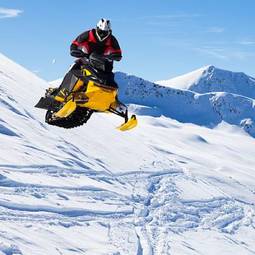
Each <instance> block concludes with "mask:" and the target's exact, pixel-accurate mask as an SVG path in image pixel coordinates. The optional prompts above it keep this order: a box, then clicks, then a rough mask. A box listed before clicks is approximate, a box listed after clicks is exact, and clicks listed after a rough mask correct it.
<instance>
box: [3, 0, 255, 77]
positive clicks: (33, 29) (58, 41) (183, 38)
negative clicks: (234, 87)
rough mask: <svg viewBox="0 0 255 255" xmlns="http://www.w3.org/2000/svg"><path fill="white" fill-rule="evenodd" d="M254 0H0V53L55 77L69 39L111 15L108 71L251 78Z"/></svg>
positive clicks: (254, 72)
mask: <svg viewBox="0 0 255 255" xmlns="http://www.w3.org/2000/svg"><path fill="white" fill-rule="evenodd" d="M254 10H255V1H254V0H221V1H220V0H214V1H206V0H164V1H151V0H146V1H145V0H127V1H120V0H108V1H105V0H97V1H87V0H76V1H71V0H42V1H32V0H31V1H30V0H12V1H10V0H0V31H1V40H0V52H1V53H3V54H5V55H7V56H8V57H10V58H11V59H13V60H14V61H16V62H18V63H20V64H21V65H23V66H25V67H26V68H28V69H30V70H32V71H34V72H36V73H37V74H38V75H39V76H40V77H42V78H44V79H46V80H54V79H56V78H59V77H62V76H63V75H64V73H65V72H66V71H67V69H68V67H69V65H70V64H71V63H72V61H73V58H72V57H71V56H70V55H69V45H70V43H71V41H72V40H73V39H74V38H75V37H76V36H77V35H78V34H80V33H81V32H83V31H85V30H87V29H90V28H92V27H95V25H96V23H97V21H98V19H100V18H102V17H106V18H109V19H111V21H112V27H113V34H114V35H115V36H116V37H117V38H118V40H119V43H120V45H121V47H122V49H123V59H122V61H121V62H120V63H116V64H115V69H116V70H120V71H123V72H127V73H130V74H134V75H137V76H140V77H142V78H144V79H148V80H152V81H155V80H161V79H168V78H171V77H174V76H177V75H180V74H184V73H186V72H189V71H192V70H194V69H197V68H200V67H201V66H205V65H208V64H213V65H215V66H217V67H220V68H224V69H228V70H232V71H243V72H245V73H247V74H249V75H251V76H254V77H255V30H254V24H255V15H254Z"/></svg>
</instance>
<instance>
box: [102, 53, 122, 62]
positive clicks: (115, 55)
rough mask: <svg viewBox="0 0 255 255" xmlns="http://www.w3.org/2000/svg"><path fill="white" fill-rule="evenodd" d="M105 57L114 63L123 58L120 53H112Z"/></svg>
mask: <svg viewBox="0 0 255 255" xmlns="http://www.w3.org/2000/svg"><path fill="white" fill-rule="evenodd" d="M105 57H106V58H107V59H109V60H112V61H120V60H121V58H122V56H121V55H120V54H118V53H111V54H109V55H106V56H105Z"/></svg>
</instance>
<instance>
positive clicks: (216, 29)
mask: <svg viewBox="0 0 255 255" xmlns="http://www.w3.org/2000/svg"><path fill="white" fill-rule="evenodd" d="M224 31H225V28H224V27H210V28H209V29H208V30H207V32H209V33H223V32H224Z"/></svg>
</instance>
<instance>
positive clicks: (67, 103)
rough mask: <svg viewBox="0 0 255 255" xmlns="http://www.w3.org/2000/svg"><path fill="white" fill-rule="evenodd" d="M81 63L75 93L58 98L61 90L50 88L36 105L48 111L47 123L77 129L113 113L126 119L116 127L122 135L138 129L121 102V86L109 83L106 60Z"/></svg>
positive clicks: (91, 59) (135, 119) (90, 59)
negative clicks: (96, 115) (97, 114)
mask: <svg viewBox="0 0 255 255" xmlns="http://www.w3.org/2000/svg"><path fill="white" fill-rule="evenodd" d="M78 61H82V63H83V64H82V65H81V68H80V71H81V74H82V75H80V76H79V77H75V78H76V80H75V84H74V86H73V88H72V91H71V92H70V93H68V95H67V96H66V98H64V99H63V97H60V96H59V88H48V89H47V90H46V93H45V96H44V97H41V99H40V100H39V102H38V103H37V104H36V105H35V107H36V108H41V109H45V110H47V112H46V115H45V122H46V123H48V124H49V125H54V126H58V127H62V128H74V127H78V126H81V125H83V124H85V123H86V122H87V121H88V120H89V118H90V117H91V115H92V114H93V113H95V112H110V113H113V114H116V115H118V116H120V117H122V118H124V123H123V124H122V125H120V126H119V127H117V129H119V130H121V131H126V130H130V129H132V128H134V127H136V126H137V118H136V116H135V115H132V116H131V118H129V117H128V108H127V106H126V105H125V104H123V103H121V102H120V101H119V100H118V86H117V84H116V83H115V82H112V83H109V82H108V79H107V76H108V74H107V73H106V72H104V70H105V66H104V65H105V63H104V62H105V60H103V61H102V59H98V57H93V55H91V57H90V58H88V59H87V58H83V59H79V60H78Z"/></svg>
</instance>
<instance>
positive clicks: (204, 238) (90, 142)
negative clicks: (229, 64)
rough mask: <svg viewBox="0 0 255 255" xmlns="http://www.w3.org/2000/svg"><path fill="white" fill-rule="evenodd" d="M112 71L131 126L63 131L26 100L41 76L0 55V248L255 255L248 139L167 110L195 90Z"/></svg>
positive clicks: (32, 99)
mask: <svg viewBox="0 0 255 255" xmlns="http://www.w3.org/2000/svg"><path fill="white" fill-rule="evenodd" d="M12 70H13V71H12ZM117 76H118V77H117V78H118V80H119V82H121V83H122V86H123V90H122V91H123V93H122V94H121V95H120V96H121V97H122V99H123V100H125V101H126V102H131V103H135V104H133V105H131V106H130V108H131V109H132V110H133V111H135V112H137V113H138V114H139V127H138V128H137V129H135V130H133V131H132V132H126V133H121V132H119V131H117V130H115V129H114V127H115V126H117V125H118V124H119V123H120V120H119V119H118V118H117V117H115V116H111V115H104V114H97V115H94V116H92V118H91V120H90V121H89V123H88V124H87V125H86V126H83V127H80V128H77V129H73V130H63V129H59V128H55V127H51V126H47V125H46V124H44V123H43V118H44V112H43V111H41V110H39V109H35V108H33V106H34V104H35V103H36V102H37V100H38V99H39V97H40V95H41V94H43V93H44V89H45V88H46V87H47V86H48V84H47V83H46V82H44V81H42V80H40V79H39V78H37V77H36V76H35V75H33V74H31V73H30V72H28V71H26V70H25V69H23V68H22V67H20V66H18V65H17V64H15V63H13V62H12V61H10V60H8V59H7V58H6V57H4V56H3V55H0V124H1V128H0V139H1V145H2V146H0V254H1V255H2V254H4V255H7V254H8V255H9V254H12V255H14V254H23V255H27V254H29V255H30V254H33V255H34V254H35V255H39V254H40V255H42V254H51V255H55V254H56V255H59V254H63V255H72V254H76V255H77V254H91V255H92V254H93V255H97V254H108V255H122V254H123V255H124V254H125V255H128V254H130V255H131V254H132V255H133V254H136V255H147V254H158V255H159V254H161V255H162V254H215V253H216V252H218V253H220V254H233V251H235V252H236V254H254V252H255V242H254V241H255V240H254V236H255V211H254V210H255V206H254V203H255V182H254V177H255V171H254V165H255V158H254V155H255V148H254V138H253V137H252V136H249V135H248V134H247V133H245V132H244V131H243V130H242V129H240V128H239V127H237V126H231V125H229V124H227V123H226V122H222V123H221V124H220V125H218V126H217V127H215V128H214V129H208V128H207V127H205V126H199V125H194V124H190V123H181V122H178V121H177V120H175V119H171V118H169V116H170V113H171V111H173V110H171V109H169V108H168V104H167V103H168V100H169V99H171V100H174V99H175V100H176V102H177V101H181V100H183V105H184V106H183V109H186V108H187V106H186V105H188V102H189V100H191V101H192V100H193V99H194V97H193V95H196V94H188V95H186V94H185V93H184V92H183V93H184V94H182V93H181V92H180V91H179V90H166V88H160V87H157V86H156V85H154V84H152V83H149V82H146V84H144V86H143V85H142V84H139V85H141V86H138V84H137V81H141V82H144V83H145V81H143V80H141V79H139V78H135V77H131V76H127V75H125V74H121V73H119V74H117ZM133 79H135V80H133ZM134 82H136V83H135V84H136V85H137V87H136V86H135V84H134ZM150 86H152V87H154V86H156V88H157V89H156V90H151V88H152V87H150ZM163 92H164V93H163ZM179 92H180V94H178V93H179ZM138 93H143V94H142V95H143V96H141V97H140V96H138V95H137V94H138ZM161 93H162V94H163V96H161ZM190 93H191V92H190ZM192 93H193V92H192ZM177 95H178V97H177ZM215 95H217V96H219V95H218V94H215ZM186 97H187V98H186ZM242 98H243V97H242ZM199 100H200V99H199ZM249 100H250V99H249ZM207 101H208V100H207V99H206V100H205V101H204V103H203V101H201V105H200V106H201V107H204V106H205V105H206V104H208V103H207ZM205 102H206V103H205ZM245 102H246V101H245ZM248 102H250V101H248ZM192 104H193V101H192V103H191V104H190V105H192ZM248 106H249V105H248ZM192 107H194V106H192ZM240 107H241V108H242V107H243V105H240ZM199 108H200V107H199V105H198V106H197V109H199ZM180 109H182V108H180ZM208 109H209V108H208ZM185 111H187V110H185ZM162 112H163V113H167V114H165V116H163V115H161V113H162ZM177 112H178V111H177V109H176V110H175V113H174V112H173V113H174V114H175V115H176V116H178V114H177ZM210 114H212V115H213V113H209V115H210ZM183 116H184V115H183ZM212 118H213V117H212ZM184 122H185V121H184Z"/></svg>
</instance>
